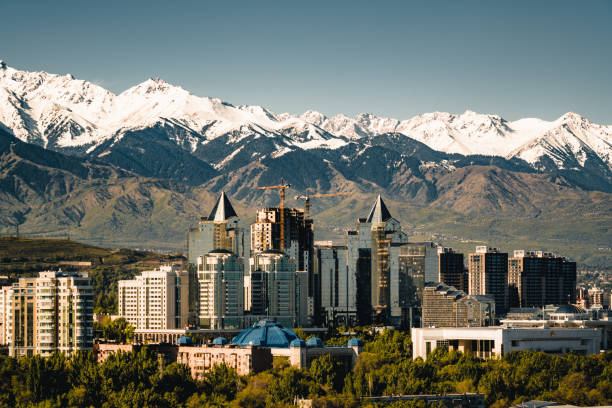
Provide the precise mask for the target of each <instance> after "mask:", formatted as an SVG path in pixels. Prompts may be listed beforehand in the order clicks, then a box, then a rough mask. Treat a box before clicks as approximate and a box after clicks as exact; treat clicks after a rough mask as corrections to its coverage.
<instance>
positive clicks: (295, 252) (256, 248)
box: [251, 207, 318, 321]
mask: <svg viewBox="0 0 612 408" xmlns="http://www.w3.org/2000/svg"><path fill="white" fill-rule="evenodd" d="M283 214H284V215H283V228H284V233H283V234H282V235H283V239H284V243H283V245H282V247H283V251H284V253H285V254H286V255H287V256H288V257H289V258H290V259H293V260H294V261H295V268H296V271H301V272H305V273H306V278H305V279H306V280H305V281H304V284H305V286H304V287H300V291H302V292H303V293H305V294H306V296H307V297H306V302H307V303H308V304H309V305H311V307H307V308H306V309H307V310H306V312H305V313H308V309H311V310H310V312H312V313H309V314H312V315H314V313H315V310H314V309H315V304H316V300H315V298H316V297H317V293H316V287H317V286H318V282H316V281H315V276H314V264H313V259H314V253H313V245H314V231H313V223H312V219H305V218H304V211H303V210H301V209H297V208H284V213H283ZM280 215H281V209H280V208H278V207H268V208H262V209H259V210H258V211H257V215H256V218H255V222H254V223H253V224H251V250H252V255H253V254H256V253H258V252H263V251H266V250H280V248H281V245H280V242H281V233H280V231H281V224H280V220H281V216H280ZM300 276H301V275H300ZM300 281H303V279H302V278H301V279H300ZM310 320H311V321H314V320H315V316H310Z"/></svg>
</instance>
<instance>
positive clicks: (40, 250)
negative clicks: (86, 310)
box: [0, 237, 182, 313]
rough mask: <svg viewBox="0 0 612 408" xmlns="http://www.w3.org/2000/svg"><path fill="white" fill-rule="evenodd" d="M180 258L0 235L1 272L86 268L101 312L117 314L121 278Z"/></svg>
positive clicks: (21, 273)
mask: <svg viewBox="0 0 612 408" xmlns="http://www.w3.org/2000/svg"><path fill="white" fill-rule="evenodd" d="M181 260H182V258H181V257H180V256H169V255H161V254H157V253H154V252H147V251H136V250H132V249H106V248H101V247H97V246H93V245H87V244H83V243H80V242H76V241H73V240H71V239H41V238H23V237H19V238H17V237H0V275H7V276H9V277H11V278H18V277H24V276H34V275H36V273H38V272H40V271H44V270H57V269H58V268H62V269H63V270H86V271H88V272H89V276H90V277H91V278H92V281H93V285H94V295H95V299H94V309H95V310H96V311H99V312H102V311H104V312H107V313H116V308H117V281H118V280H120V279H130V278H132V277H133V276H134V275H135V274H136V273H138V272H139V271H142V270H146V269H152V268H155V267H156V266H158V265H159V264H160V263H164V262H172V261H179V262H180V261H181ZM69 262H91V266H74V265H70V264H67V263H69ZM62 263H65V264H63V265H62Z"/></svg>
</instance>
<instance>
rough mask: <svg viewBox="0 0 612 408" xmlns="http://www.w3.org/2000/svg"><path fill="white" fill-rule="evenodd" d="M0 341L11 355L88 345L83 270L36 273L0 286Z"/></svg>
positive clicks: (89, 294) (89, 302)
mask: <svg viewBox="0 0 612 408" xmlns="http://www.w3.org/2000/svg"><path fill="white" fill-rule="evenodd" d="M0 329H1V330H0V340H1V341H2V343H3V344H7V345H8V346H9V354H10V355H11V356H14V357H18V356H25V355H34V354H40V355H43V356H48V355H51V354H52V353H54V352H64V353H67V354H70V353H72V352H73V351H75V350H91V348H92V346H93V287H92V286H91V280H90V279H89V277H88V276H87V273H78V272H61V271H59V272H55V271H45V272H40V273H39V276H38V277H37V278H35V277H30V278H20V279H19V281H18V282H16V283H14V284H13V286H4V287H2V289H1V290H0Z"/></svg>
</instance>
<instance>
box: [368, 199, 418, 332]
mask: <svg viewBox="0 0 612 408" xmlns="http://www.w3.org/2000/svg"><path fill="white" fill-rule="evenodd" d="M366 222H367V223H370V225H371V236H372V244H371V250H372V252H371V256H372V279H371V289H372V298H371V299H372V314H373V319H374V321H375V322H381V323H390V324H394V325H398V326H399V325H402V324H404V322H405V319H406V317H407V316H408V313H407V310H408V305H407V304H406V302H407V297H406V293H407V290H408V277H407V276H401V277H400V273H399V263H398V262H397V259H398V256H399V251H400V250H399V248H398V247H399V246H400V245H402V244H407V243H408V237H407V236H406V234H405V233H403V232H402V228H401V225H400V223H399V221H397V220H396V219H395V218H393V217H392V216H391V213H390V212H389V210H388V209H387V206H386V204H385V202H384V201H383V199H382V197H381V196H380V195H379V196H378V197H377V198H376V201H375V202H374V205H373V206H372V210H370V214H369V215H368V217H367V218H366Z"/></svg>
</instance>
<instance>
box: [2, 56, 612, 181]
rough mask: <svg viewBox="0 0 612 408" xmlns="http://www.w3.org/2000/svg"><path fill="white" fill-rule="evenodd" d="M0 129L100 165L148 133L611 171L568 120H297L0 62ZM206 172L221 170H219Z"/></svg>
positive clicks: (602, 143) (608, 155) (593, 129)
mask: <svg viewBox="0 0 612 408" xmlns="http://www.w3.org/2000/svg"><path fill="white" fill-rule="evenodd" d="M0 125H1V126H3V127H5V128H7V129H9V130H10V131H11V132H12V133H13V134H14V135H15V136H16V137H17V138H19V139H21V140H22V141H25V142H28V143H33V144H37V145H40V146H43V147H46V148H49V149H53V150H58V151H64V152H67V153H76V154H82V155H83V154H88V153H91V154H96V155H99V156H102V157H103V155H106V154H109V153H108V152H109V150H108V149H110V148H112V146H114V145H115V144H116V143H117V142H119V141H120V140H121V139H122V138H123V137H124V136H125V135H126V134H127V133H129V132H133V131H136V130H142V129H147V128H151V127H154V126H157V127H161V128H163V129H164V130H165V132H166V135H167V138H168V140H170V141H172V142H174V143H175V144H176V145H177V146H179V147H180V148H181V149H184V150H187V151H189V152H190V153H194V152H197V151H198V150H201V149H202V148H203V147H204V146H205V145H207V144H209V143H210V142H211V141H213V140H215V139H218V138H221V139H222V140H224V142H225V143H229V144H231V145H232V146H234V148H235V151H234V154H235V155H236V154H238V152H237V150H238V149H239V148H240V144H241V143H242V142H241V141H243V140H246V139H253V138H260V137H266V138H270V139H272V140H273V143H271V144H270V145H269V148H270V149H273V150H274V151H271V152H269V154H270V155H271V156H273V157H279V156H282V155H283V154H286V153H288V152H290V151H295V150H310V149H314V148H317V149H321V148H323V149H332V150H334V149H339V148H342V147H345V146H347V145H348V144H349V143H358V144H361V145H363V146H369V145H371V143H372V142H371V139H372V138H374V137H376V136H378V135H383V134H388V133H397V134H402V135H405V136H407V137H409V138H412V139H414V140H416V141H419V142H421V143H424V144H425V145H427V146H428V147H430V148H431V149H433V150H437V151H440V152H445V153H451V154H453V153H456V154H460V155H488V156H499V157H503V158H506V159H511V158H519V159H522V160H524V161H526V162H527V163H530V164H531V165H532V166H533V167H534V168H536V169H545V168H551V167H556V168H557V169H566V170H571V169H581V168H583V167H585V166H587V167H588V166H594V165H595V166H601V165H603V166H604V167H607V171H610V170H612V126H601V125H597V124H594V123H592V122H590V121H589V120H588V119H586V118H583V117H581V116H580V115H577V114H574V113H568V114H565V115H563V116H562V117H560V118H559V119H557V120H555V121H551V122H547V121H544V120H540V119H535V118H528V119H521V120H517V121H513V122H509V121H506V120H505V119H503V118H502V117H500V116H498V115H487V114H478V113H475V112H472V111H466V112H465V113H463V114H459V115H457V114H451V113H444V112H434V113H426V114H423V115H418V116H415V117H413V118H410V119H406V120H397V119H390V118H381V117H377V116H375V115H372V114H360V115H357V116H356V117H354V118H351V117H348V116H345V115H336V116H333V117H327V116H325V115H324V114H322V113H319V112H316V111H307V112H305V113H304V114H302V115H299V116H296V115H290V114H287V113H283V114H276V113H274V112H271V111H269V110H268V109H265V108H263V107H260V106H234V105H231V104H228V103H226V102H223V101H221V100H220V99H216V98H209V97H199V96H196V95H193V94H192V93H190V92H188V91H187V90H185V89H183V88H181V87H178V86H173V85H171V84H168V83H167V82H165V81H163V80H160V79H149V80H147V81H145V82H143V83H141V84H139V85H137V86H134V87H132V88H130V89H128V90H126V91H124V92H122V93H121V94H119V95H115V94H113V93H111V92H109V91H107V90H105V89H104V88H102V87H100V86H98V85H95V84H93V83H90V82H87V81H83V80H78V79H74V78H73V77H72V76H71V75H55V74H49V73H46V72H27V71H20V70H17V69H14V68H11V67H8V66H7V65H6V64H5V63H4V62H1V61H0ZM102 147H104V148H102ZM222 159H223V160H224V161H226V162H227V160H228V158H227V156H225V157H223V158H222ZM595 162H596V163H595ZM593 163H595V164H593ZM211 164H212V165H213V166H214V167H215V168H218V167H219V166H221V167H222V166H223V164H222V163H221V164H220V163H219V161H217V163H211Z"/></svg>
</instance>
